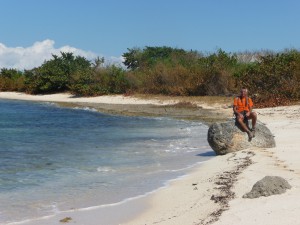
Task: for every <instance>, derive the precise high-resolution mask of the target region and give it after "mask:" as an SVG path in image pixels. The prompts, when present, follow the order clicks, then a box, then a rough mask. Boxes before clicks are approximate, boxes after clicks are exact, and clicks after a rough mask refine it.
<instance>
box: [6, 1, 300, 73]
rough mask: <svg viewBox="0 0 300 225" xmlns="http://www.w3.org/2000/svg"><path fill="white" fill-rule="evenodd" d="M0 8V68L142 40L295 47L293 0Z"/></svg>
mask: <svg viewBox="0 0 300 225" xmlns="http://www.w3.org/2000/svg"><path fill="white" fill-rule="evenodd" d="M0 8H1V14H0V68H1V67H3V66H7V67H9V66H10V65H11V66H15V67H22V66H23V67H28V66H29V67H30V66H34V65H35V64H38V63H40V62H39V59H41V58H43V57H44V58H45V59H47V58H49V57H51V53H50V52H54V53H57V52H58V53H59V51H61V50H70V51H73V52H75V53H76V54H82V55H84V56H86V57H88V58H92V57H94V56H104V57H106V58H110V59H112V60H116V61H118V60H120V56H121V55H122V54H123V53H124V52H126V51H127V48H133V47H140V48H143V47H145V46H169V47H177V48H183V49H185V50H190V49H192V50H197V51H201V52H214V51H215V50H216V49H218V48H222V49H223V50H225V51H226V52H239V51H246V50H247V51H256V50H262V49H264V50H266V49H268V50H274V51H280V50H284V49H285V48H296V49H299V47H300V13H299V9H300V1H298V0H252V1H246V0H148V1H146V0H106V1H104V0H24V1H23V0H0ZM41 52H42V53H41ZM34 53H39V54H36V55H34ZM22 57H23V58H22ZM25 57H27V58H25ZM31 57H32V61H31V62H29V59H30V58H31ZM13 60H16V61H15V62H13ZM17 60H18V61H17ZM21 60H23V62H22V63H21V62H20V61H21ZM1 61H2V62H1ZM3 62H5V63H3ZM26 63H28V64H30V65H27V66H26Z"/></svg>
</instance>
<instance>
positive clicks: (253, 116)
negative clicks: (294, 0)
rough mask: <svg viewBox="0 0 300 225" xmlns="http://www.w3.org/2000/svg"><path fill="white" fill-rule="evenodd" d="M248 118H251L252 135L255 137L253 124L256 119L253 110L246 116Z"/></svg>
mask: <svg viewBox="0 0 300 225" xmlns="http://www.w3.org/2000/svg"><path fill="white" fill-rule="evenodd" d="M248 118H249V119H251V120H252V129H251V130H252V134H253V137H255V125H256V120H257V114H256V113H255V112H251V113H250V116H249V117H248Z"/></svg>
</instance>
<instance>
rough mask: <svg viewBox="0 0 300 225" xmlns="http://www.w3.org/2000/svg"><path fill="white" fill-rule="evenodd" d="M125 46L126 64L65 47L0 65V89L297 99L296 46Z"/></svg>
mask: <svg viewBox="0 0 300 225" xmlns="http://www.w3.org/2000/svg"><path fill="white" fill-rule="evenodd" d="M127 50H128V51H127V52H125V53H124V54H123V58H124V62H123V63H124V66H125V67H127V69H125V68H122V67H120V66H115V65H105V62H104V58H97V59H95V61H94V62H91V61H89V60H87V59H86V58H84V57H82V56H74V55H73V54H72V53H64V52H61V55H60V56H57V55H53V58H52V59H50V60H48V61H45V62H44V63H43V64H42V65H41V66H40V67H37V68H33V69H31V70H25V71H18V70H16V69H7V68H2V69H1V71H0V91H25V92H27V93H32V94H43V93H56V92H65V91H67V92H71V93H73V94H75V95H80V96H96V95H104V94H130V93H146V94H163V95H179V96H188V95H193V96H197V95H229V96H231V95H235V94H236V93H238V92H239V89H240V88H241V87H247V88H249V90H250V92H251V95H252V96H253V97H254V98H255V101H256V102H258V103H259V104H260V105H261V106H273V105H283V104H288V103H289V102H291V101H295V100H299V98H300V94H299V93H300V52H299V51H297V50H295V49H291V50H286V51H284V52H279V53H273V52H271V51H264V52H255V53H251V52H246V53H234V54H233V53H226V52H225V51H223V50H222V49H219V50H217V51H216V52H214V53H211V54H203V53H201V52H197V51H193V50H190V51H186V50H183V49H178V48H171V47H166V46H163V47H148V46H147V47H145V48H144V49H141V48H132V49H127ZM245 59H247V60H245Z"/></svg>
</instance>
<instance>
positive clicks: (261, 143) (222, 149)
mask: <svg viewBox="0 0 300 225" xmlns="http://www.w3.org/2000/svg"><path fill="white" fill-rule="evenodd" d="M255 130H256V131H255V137H254V138H253V139H252V140H251V141H249V139H248V135H247V133H246V132H243V131H242V130H241V129H240V128H239V127H238V126H237V125H236V123H235V121H228V122H223V123H214V124H212V125H211V126H210V127H209V129H208V133H207V141H208V143H209V145H210V146H211V148H212V149H213V150H214V151H215V152H216V154H217V155H225V154H227V153H229V152H236V151H239V150H243V149H246V148H249V147H259V148H273V147H275V140H274V136H273V135H272V133H271V131H270V130H269V129H268V128H267V127H266V126H265V125H264V124H262V123H260V122H257V123H256V129H255Z"/></svg>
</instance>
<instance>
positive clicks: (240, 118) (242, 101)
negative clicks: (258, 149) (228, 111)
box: [233, 88, 257, 141]
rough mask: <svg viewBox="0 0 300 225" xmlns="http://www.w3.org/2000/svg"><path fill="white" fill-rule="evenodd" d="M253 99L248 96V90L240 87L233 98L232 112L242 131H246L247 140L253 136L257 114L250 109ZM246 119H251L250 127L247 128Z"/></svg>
mask: <svg viewBox="0 0 300 225" xmlns="http://www.w3.org/2000/svg"><path fill="white" fill-rule="evenodd" d="M252 108H253V101H252V99H251V98H249V97H248V90H247V89H246V88H242V89H241V94H240V96H238V97H236V98H234V103H233V112H234V114H235V116H236V122H237V123H238V124H239V125H240V127H241V128H242V130H243V131H245V132H247V134H248V137H249V141H251V140H252V138H253V137H255V125H256V120H257V114H256V113H255V112H253V111H252ZM248 119H251V120H252V129H250V128H249V125H248Z"/></svg>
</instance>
